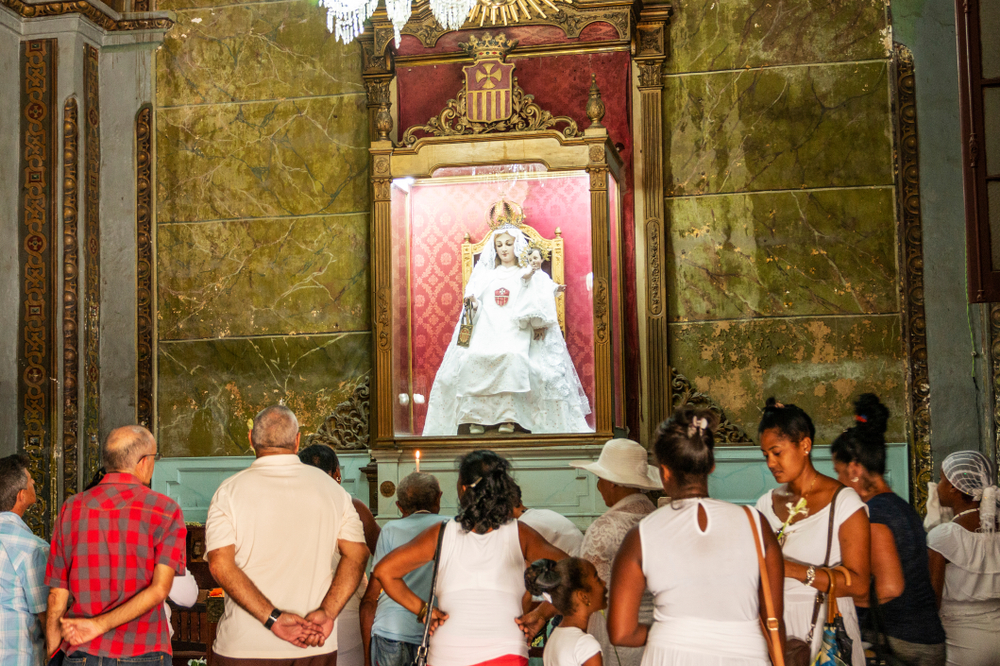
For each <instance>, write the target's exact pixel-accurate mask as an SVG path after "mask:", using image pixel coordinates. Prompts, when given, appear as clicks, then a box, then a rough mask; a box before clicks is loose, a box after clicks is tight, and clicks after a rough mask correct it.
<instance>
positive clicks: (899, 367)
mask: <svg viewBox="0 0 1000 666" xmlns="http://www.w3.org/2000/svg"><path fill="white" fill-rule="evenodd" d="M900 326H901V325H900V318H899V315H877V316H863V315H858V316H844V317H799V318H781V319H747V320H740V321H722V322H713V323H689V324H671V325H670V328H669V338H670V362H671V364H672V365H673V366H674V367H676V368H677V369H678V370H679V371H680V372H681V373H682V374H684V375H686V376H687V377H688V379H690V380H691V383H692V384H693V385H694V386H695V387H696V388H697V389H698V390H700V391H704V392H706V393H708V394H709V395H710V396H712V398H713V399H715V400H716V401H717V402H718V403H719V404H721V405H722V406H723V408H724V409H725V410H726V414H727V416H728V417H729V419H730V421H732V422H734V423H736V424H737V425H739V426H740V427H742V428H743V429H744V431H745V432H747V434H749V435H750V436H751V437H753V438H756V435H757V424H758V422H759V420H760V408H761V407H762V406H763V405H764V400H765V399H766V398H767V397H768V396H772V395H773V396H775V397H777V398H778V399H779V400H780V401H781V402H784V403H794V404H796V405H799V406H800V407H802V408H803V409H805V410H806V412H808V413H809V415H810V416H812V418H813V421H814V422H815V423H816V430H817V438H816V439H817V442H818V444H819V445H820V446H828V445H829V444H830V442H831V441H832V440H833V438H834V437H836V436H837V435H838V434H840V433H841V432H842V431H843V430H844V429H845V428H847V427H848V426H850V425H852V424H853V412H852V409H851V401H852V400H853V399H854V398H856V397H857V396H858V395H860V394H861V393H864V392H867V391H871V392H874V393H877V394H878V395H879V396H880V397H881V398H882V400H883V401H884V402H885V404H886V405H887V406H888V407H889V409H890V411H891V412H892V414H893V416H892V418H891V419H890V421H889V430H888V432H887V434H886V438H887V439H888V440H889V441H905V433H904V430H903V415H904V413H905V408H904V402H905V393H906V392H905V386H906V379H905V367H904V364H903V362H902V341H901V337H900V336H901V328H900Z"/></svg>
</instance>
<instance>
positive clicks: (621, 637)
mask: <svg viewBox="0 0 1000 666" xmlns="http://www.w3.org/2000/svg"><path fill="white" fill-rule="evenodd" d="M715 424H716V418H715V416H714V415H712V414H711V413H710V412H698V411H696V410H695V409H694V408H693V407H691V406H687V407H684V408H682V409H679V410H678V411H677V412H676V413H675V414H674V415H673V417H671V418H670V419H668V420H667V421H665V422H664V423H663V424H662V425H661V426H660V428H659V430H658V431H657V435H656V444H655V450H656V458H657V462H658V464H659V468H660V476H661V477H662V479H663V489H664V491H665V493H666V494H667V495H668V496H670V497H672V498H673V501H672V502H671V503H670V504H668V505H667V506H664V507H661V508H659V509H657V510H656V511H654V512H653V513H652V514H650V515H649V516H647V517H646V518H644V519H643V520H642V521H641V522H640V523H639V525H638V526H636V527H635V528H633V529H632V530H631V531H630V532H629V533H628V535H627V536H626V537H625V541H624V542H623V543H622V547H621V550H620V551H619V552H618V557H617V558H615V564H614V569H613V571H612V580H613V581H614V584H613V585H612V586H611V599H610V603H609V606H608V609H609V610H608V634H609V635H610V637H611V642H612V643H613V644H614V645H624V646H629V647H638V646H643V645H644V646H645V647H646V650H645V652H644V653H643V658H642V666H696V665H697V666H723V664H725V665H726V666H768V665H769V664H770V660H769V658H768V643H767V639H766V638H765V637H764V634H763V632H762V631H761V625H760V620H761V619H762V618H765V619H766V617H767V614H766V610H764V611H762V609H761V608H760V607H759V603H758V599H759V594H760V593H761V576H760V568H759V564H758V559H757V546H756V544H754V536H753V527H752V524H751V522H750V517H749V516H748V515H747V512H746V510H744V509H743V507H739V506H736V505H735V504H729V503H728V502H721V501H718V500H713V499H711V498H709V496H708V475H709V473H710V472H711V471H712V469H713V468H714V466H715V461H714V456H713V452H712V449H713V440H712V430H713V429H714V427H715ZM751 513H752V518H753V520H754V521H756V524H757V533H758V534H759V535H760V536H759V537H758V538H759V539H760V541H759V543H760V545H761V547H762V548H763V550H764V553H765V561H766V564H767V569H768V578H769V582H770V592H771V598H772V599H773V601H774V605H775V608H774V612H775V615H776V617H777V618H778V620H779V634H780V635H781V636H782V639H781V643H782V645H781V649H782V650H783V649H784V646H783V642H784V639H783V636H784V626H783V625H782V624H781V621H780V618H781V617H782V606H781V603H782V600H781V591H782V587H781V586H782V579H783V577H784V568H783V565H782V560H781V550H780V548H779V546H778V542H777V539H775V537H774V534H773V533H772V532H771V530H770V529H766V523H764V522H763V521H762V520H761V516H760V514H758V513H757V512H756V511H752V512H751ZM647 588H648V589H649V591H650V592H651V593H652V594H653V599H654V604H655V608H654V611H653V625H652V626H648V625H645V624H640V623H639V620H638V616H639V605H640V600H641V599H642V593H643V591H644V590H645V589H647Z"/></svg>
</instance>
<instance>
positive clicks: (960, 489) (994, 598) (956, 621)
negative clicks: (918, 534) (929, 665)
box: [927, 451, 1000, 666]
mask: <svg viewBox="0 0 1000 666" xmlns="http://www.w3.org/2000/svg"><path fill="white" fill-rule="evenodd" d="M995 482H996V477H995V476H994V473H993V469H992V465H990V461H989V460H987V459H986V456H984V455H983V454H981V453H979V452H978V451H958V452H956V453H953V454H951V455H950V456H948V457H947V458H945V459H944V462H943V463H942V464H941V483H940V484H938V496H939V497H940V501H941V506H944V507H948V508H951V509H952V510H953V511H954V512H955V519H954V521H952V522H950V523H945V524H943V525H938V526H937V527H935V528H934V529H933V530H931V531H930V534H928V535H927V547H928V560H929V564H930V570H931V584H932V585H933V586H934V591H935V592H936V593H937V597H938V601H939V604H940V609H941V623H942V624H943V625H944V631H945V634H946V635H947V637H948V638H947V646H948V663H949V664H957V665H960V666H986V665H988V664H991V665H995V664H1000V631H998V629H1000V533H998V532H997V529H996V528H997V501H998V499H1000V498H998V496H997V487H996V484H995Z"/></svg>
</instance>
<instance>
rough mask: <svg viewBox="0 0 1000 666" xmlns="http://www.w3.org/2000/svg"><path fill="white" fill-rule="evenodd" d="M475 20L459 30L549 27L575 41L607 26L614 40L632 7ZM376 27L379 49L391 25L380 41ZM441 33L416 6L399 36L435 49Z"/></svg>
mask: <svg viewBox="0 0 1000 666" xmlns="http://www.w3.org/2000/svg"><path fill="white" fill-rule="evenodd" d="M475 16H476V18H471V16H470V19H469V20H468V21H466V23H465V25H464V26H462V29H463V30H474V29H483V28H499V27H511V26H528V25H551V26H555V27H557V28H559V29H561V30H562V31H563V34H565V35H566V37H568V38H570V39H576V38H577V37H579V36H580V33H581V32H583V29H584V28H586V27H587V26H588V25H591V24H592V23H608V24H610V25H611V26H613V27H614V29H615V30H616V31H617V32H618V38H619V39H621V40H627V39H629V38H630V37H631V33H632V23H633V21H632V6H631V4H627V5H626V4H622V5H611V6H603V7H578V6H576V5H573V4H564V3H562V2H560V3H559V4H558V6H557V9H555V10H552V9H551V8H549V9H548V10H547V11H546V13H545V15H544V16H532V17H529V18H521V19H520V20H518V21H517V22H516V23H511V24H509V25H507V24H503V23H502V22H501V23H491V22H490V21H489V19H488V17H487V18H486V20H485V22H484V23H480V18H483V16H482V14H476V15H475ZM378 32H379V31H378V29H377V28H376V38H375V45H376V47H379V46H381V47H382V49H383V50H384V48H385V47H386V46H388V44H389V42H390V41H391V40H392V26H391V25H390V24H387V26H386V29H385V30H384V32H385V33H386V34H385V37H384V38H382V39H380V38H379V36H378ZM446 32H448V31H447V30H445V29H444V28H443V27H441V25H440V24H439V23H438V22H437V20H436V19H435V18H434V17H433V16H432V15H431V12H430V6H429V5H427V4H425V3H420V4H418V5H416V6H415V7H414V11H413V15H412V18H410V21H409V23H407V24H406V26H405V27H404V28H403V29H402V30H401V31H400V33H401V34H404V35H411V36H413V37H416V38H417V39H419V40H420V43H421V44H423V45H424V46H425V47H427V48H431V47H433V46H435V45H436V44H437V42H438V40H439V39H440V38H441V36H442V35H444V34H445V33H446Z"/></svg>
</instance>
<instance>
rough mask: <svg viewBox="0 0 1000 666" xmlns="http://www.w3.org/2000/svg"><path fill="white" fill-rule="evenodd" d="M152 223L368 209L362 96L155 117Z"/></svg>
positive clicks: (164, 112) (188, 110) (196, 109)
mask: <svg viewBox="0 0 1000 666" xmlns="http://www.w3.org/2000/svg"><path fill="white" fill-rule="evenodd" d="M156 132H157V182H156V197H157V204H158V222H160V223H162V222H188V221H196V220H220V219H238V218H250V217H281V216H289V215H320V214H331V213H356V212H360V211H366V210H368V209H369V194H368V189H369V186H368V177H367V174H368V147H367V146H368V133H367V110H366V107H365V96H364V95H363V94H349V95H343V96H338V97H322V98H307V99H299V100H290V101H285V102H259V103H247V104H225V105H208V106H187V107H180V108H172V109H160V110H159V111H158V113H157V127H156Z"/></svg>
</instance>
